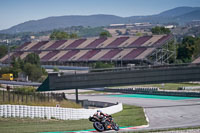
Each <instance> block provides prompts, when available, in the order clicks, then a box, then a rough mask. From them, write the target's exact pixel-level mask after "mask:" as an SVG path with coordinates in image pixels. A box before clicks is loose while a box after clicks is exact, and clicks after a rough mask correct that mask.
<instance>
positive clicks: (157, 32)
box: [151, 26, 171, 35]
mask: <svg viewBox="0 0 200 133" xmlns="http://www.w3.org/2000/svg"><path fill="white" fill-rule="evenodd" d="M151 32H152V33H153V34H155V35H160V34H169V33H171V31H170V30H169V29H167V28H165V27H163V26H161V27H159V26H156V27H154V28H152V29H151Z"/></svg>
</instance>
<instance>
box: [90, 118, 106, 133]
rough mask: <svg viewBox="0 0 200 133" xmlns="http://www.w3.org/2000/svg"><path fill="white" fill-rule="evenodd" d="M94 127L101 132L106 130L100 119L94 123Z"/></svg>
mask: <svg viewBox="0 0 200 133" xmlns="http://www.w3.org/2000/svg"><path fill="white" fill-rule="evenodd" d="M93 127H94V128H95V129H96V130H97V131H99V132H103V131H104V130H105V128H104V126H103V125H102V124H101V123H100V122H98V121H96V122H94V123H93Z"/></svg>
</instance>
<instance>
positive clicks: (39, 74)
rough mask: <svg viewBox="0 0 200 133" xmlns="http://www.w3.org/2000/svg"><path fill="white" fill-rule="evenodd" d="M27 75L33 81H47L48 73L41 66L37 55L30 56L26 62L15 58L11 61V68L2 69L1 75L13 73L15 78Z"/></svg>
mask: <svg viewBox="0 0 200 133" xmlns="http://www.w3.org/2000/svg"><path fill="white" fill-rule="evenodd" d="M20 72H22V73H25V74H26V75H27V76H28V77H29V79H30V80H31V81H37V82H38V81H42V80H43V79H45V76H46V75H47V72H46V71H45V69H44V68H42V67H41V65H40V58H39V56H38V55H37V54H35V53H30V54H28V55H27V56H26V57H25V59H24V60H22V59H20V58H13V59H12V61H11V67H6V68H2V69H1V70H0V74H3V73H13V75H14V78H17V77H18V74H19V73H20Z"/></svg>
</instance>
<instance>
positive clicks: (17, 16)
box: [0, 0, 200, 30]
mask: <svg viewBox="0 0 200 133" xmlns="http://www.w3.org/2000/svg"><path fill="white" fill-rule="evenodd" d="M180 6H190V7H200V0H0V30H2V29H7V28H10V27H12V26H14V25H17V24H20V23H23V22H26V21H29V20H38V19H42V18H46V17H50V16H63V15H92V14H111V15H117V16H121V17H128V16H138V15H152V14H158V13H160V12H162V11H165V10H169V9H172V8H175V7H180Z"/></svg>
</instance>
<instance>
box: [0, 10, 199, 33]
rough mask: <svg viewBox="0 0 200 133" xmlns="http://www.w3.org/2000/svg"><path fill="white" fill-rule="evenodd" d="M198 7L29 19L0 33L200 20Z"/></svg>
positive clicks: (180, 22) (181, 22)
mask: <svg viewBox="0 0 200 133" xmlns="http://www.w3.org/2000/svg"><path fill="white" fill-rule="evenodd" d="M199 12H200V7H177V8H174V9H171V10H167V11H164V12H162V13H160V14H155V15H149V16H131V17H120V16H114V15H104V14H99V15H89V16H80V15H73V16H55V17H48V18H44V19H40V20H31V21H27V22H24V23H21V24H18V25H15V26H13V27H11V28H9V29H6V30H2V31H0V33H9V34H12V33H19V32H40V31H48V30H53V29H59V28H66V27H70V26H91V27H97V26H107V25H109V24H113V23H130V22H131V23H135V22H150V23H169V22H177V23H179V24H184V23H187V22H189V21H192V20H200V13H199Z"/></svg>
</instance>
